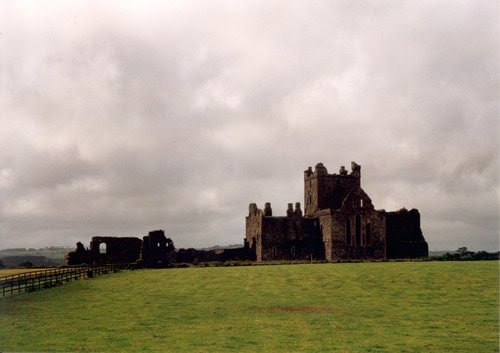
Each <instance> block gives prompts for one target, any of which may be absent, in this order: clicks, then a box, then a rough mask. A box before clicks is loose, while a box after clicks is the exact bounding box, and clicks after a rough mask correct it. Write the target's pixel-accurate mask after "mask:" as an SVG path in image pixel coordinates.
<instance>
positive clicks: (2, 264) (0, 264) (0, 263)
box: [0, 260, 5, 268]
mask: <svg viewBox="0 0 500 353" xmlns="http://www.w3.org/2000/svg"><path fill="white" fill-rule="evenodd" d="M0 268H5V265H4V263H3V261H2V260H0Z"/></svg>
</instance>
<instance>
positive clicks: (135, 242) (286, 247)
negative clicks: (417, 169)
mask: <svg viewBox="0 0 500 353" xmlns="http://www.w3.org/2000/svg"><path fill="white" fill-rule="evenodd" d="M304 201H305V202H304V203H305V207H304V211H302V209H301V206H300V202H296V203H295V207H294V205H293V204H292V203H289V204H288V209H287V211H286V216H282V217H281V216H280V217H276V216H273V211H272V209H271V204H270V203H266V204H265V206H264V209H263V210H262V209H259V208H257V205H256V204H255V203H251V204H250V206H249V214H248V216H247V217H246V236H245V239H244V246H243V247H241V248H218V249H217V248H212V249H206V250H197V249H175V247H174V243H173V241H172V240H171V239H170V238H167V237H165V233H164V231H163V230H155V231H151V232H149V234H148V235H147V236H144V237H143V238H142V240H141V239H140V238H138V237H102V236H95V237H93V238H92V241H91V242H90V248H89V249H86V248H85V247H84V246H83V244H82V243H80V242H78V243H77V248H76V250H75V251H72V252H70V253H69V254H68V255H67V256H66V264H68V265H77V264H82V263H85V264H90V265H101V264H124V263H131V262H136V261H138V260H139V261H141V264H142V265H143V266H146V267H167V266H169V265H170V264H171V263H199V262H224V261H234V260H238V261H241V260H252V261H257V262H262V261H273V260H326V261H343V260H347V261H348V260H364V259H366V260H370V259H373V260H385V259H405V258H418V257H427V256H428V246H427V242H426V241H425V239H424V237H423V235H422V230H421V229H420V213H419V212H418V210H416V209H412V210H410V211H408V210H406V209H405V208H402V209H401V210H399V211H396V212H386V211H385V210H376V209H375V207H374V206H373V203H372V200H371V199H370V197H369V196H368V195H367V194H366V192H365V191H364V190H363V189H362V188H361V166H359V165H358V164H356V163H354V162H352V164H351V172H350V173H348V171H347V170H346V169H345V167H343V166H342V167H340V171H339V174H328V171H327V169H326V167H325V166H324V165H323V164H322V163H318V164H317V165H316V167H315V168H314V171H313V170H312V168H311V167H309V168H308V169H307V170H306V171H305V172H304Z"/></svg>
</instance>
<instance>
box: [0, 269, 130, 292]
mask: <svg viewBox="0 0 500 353" xmlns="http://www.w3.org/2000/svg"><path fill="white" fill-rule="evenodd" d="M124 268H126V266H124V265H104V266H97V267H90V266H81V267H64V268H56V269H50V270H39V271H31V272H24V273H19V274H16V275H10V276H2V277H0V291H1V294H2V297H6V296H10V295H14V294H20V293H23V292H34V291H36V290H40V289H46V288H52V287H57V286H60V285H63V284H65V283H68V282H71V281H77V280H79V279H81V278H92V277H94V276H97V275H101V274H106V273H110V272H119V271H121V270H123V269H124Z"/></svg>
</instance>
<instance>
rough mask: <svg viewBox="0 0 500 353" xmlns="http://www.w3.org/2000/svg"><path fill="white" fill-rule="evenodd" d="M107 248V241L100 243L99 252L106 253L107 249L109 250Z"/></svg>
mask: <svg viewBox="0 0 500 353" xmlns="http://www.w3.org/2000/svg"><path fill="white" fill-rule="evenodd" d="M106 248H107V246H106V243H101V244H99V254H104V255H106V250H107V249H106Z"/></svg>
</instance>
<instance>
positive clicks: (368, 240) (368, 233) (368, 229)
mask: <svg viewBox="0 0 500 353" xmlns="http://www.w3.org/2000/svg"><path fill="white" fill-rule="evenodd" d="M366 245H372V232H371V227H370V222H367V223H366Z"/></svg>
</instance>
